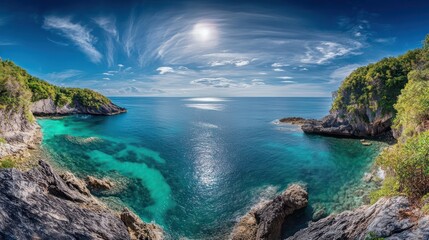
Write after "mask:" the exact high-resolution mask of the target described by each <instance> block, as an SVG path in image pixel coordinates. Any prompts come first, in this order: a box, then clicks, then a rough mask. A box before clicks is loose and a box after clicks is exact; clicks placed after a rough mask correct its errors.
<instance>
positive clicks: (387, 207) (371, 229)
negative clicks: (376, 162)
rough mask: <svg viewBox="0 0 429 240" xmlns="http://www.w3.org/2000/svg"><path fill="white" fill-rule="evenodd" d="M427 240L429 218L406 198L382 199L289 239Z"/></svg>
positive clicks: (323, 220) (321, 221)
mask: <svg viewBox="0 0 429 240" xmlns="http://www.w3.org/2000/svg"><path fill="white" fill-rule="evenodd" d="M309 239H314V240H315V239H355V240H365V239H429V216H425V215H424V214H422V213H421V211H420V210H419V209H416V208H414V207H413V206H412V204H411V203H410V202H409V201H408V199H407V198H405V197H393V198H382V199H380V200H379V201H378V202H377V203H375V204H374V205H371V206H362V207H360V208H358V209H356V210H354V211H345V212H342V213H340V214H338V215H331V216H329V217H327V218H324V219H321V220H319V221H317V222H313V223H310V225H309V226H308V227H307V228H304V229H302V230H300V231H298V232H297V233H295V235H294V236H292V237H289V238H288V240H309Z"/></svg>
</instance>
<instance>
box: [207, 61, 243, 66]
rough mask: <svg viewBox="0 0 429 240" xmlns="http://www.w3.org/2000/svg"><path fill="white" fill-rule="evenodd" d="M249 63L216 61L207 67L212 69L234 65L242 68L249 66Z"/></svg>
mask: <svg viewBox="0 0 429 240" xmlns="http://www.w3.org/2000/svg"><path fill="white" fill-rule="evenodd" d="M250 62H251V61H249V60H216V61H212V62H210V63H209V65H210V66H212V67H217V66H225V65H234V66H236V67H242V66H246V65H249V63H250Z"/></svg>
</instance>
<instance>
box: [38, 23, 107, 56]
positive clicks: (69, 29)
mask: <svg viewBox="0 0 429 240" xmlns="http://www.w3.org/2000/svg"><path fill="white" fill-rule="evenodd" d="M43 27H44V28H45V29H48V30H55V31H58V32H59V34H60V35H61V36H63V37H65V38H67V39H69V40H70V41H72V42H73V43H74V44H75V45H76V46H77V47H78V48H79V49H80V50H81V51H82V52H83V53H85V54H86V55H87V56H88V58H89V59H90V60H91V61H92V62H94V63H99V62H100V61H101V58H102V54H101V53H100V52H99V51H98V50H97V49H96V48H95V46H94V44H95V42H96V41H97V39H96V38H95V37H94V36H93V35H92V34H91V30H90V29H87V28H86V27H85V26H83V25H81V24H78V23H72V22H71V19H70V18H68V17H65V18H61V17H55V16H47V17H45V21H44V24H43Z"/></svg>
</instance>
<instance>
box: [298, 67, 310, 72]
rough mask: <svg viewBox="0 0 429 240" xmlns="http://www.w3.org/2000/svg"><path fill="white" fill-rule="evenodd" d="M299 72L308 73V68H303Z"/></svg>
mask: <svg viewBox="0 0 429 240" xmlns="http://www.w3.org/2000/svg"><path fill="white" fill-rule="evenodd" d="M299 71H308V68H305V67H303V68H300V69H299Z"/></svg>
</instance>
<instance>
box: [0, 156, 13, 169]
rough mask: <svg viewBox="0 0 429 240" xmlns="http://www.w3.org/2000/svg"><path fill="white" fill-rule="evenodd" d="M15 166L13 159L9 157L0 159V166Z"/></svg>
mask: <svg viewBox="0 0 429 240" xmlns="http://www.w3.org/2000/svg"><path fill="white" fill-rule="evenodd" d="M13 167H15V161H14V160H13V159H11V158H4V159H0V168H13Z"/></svg>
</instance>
